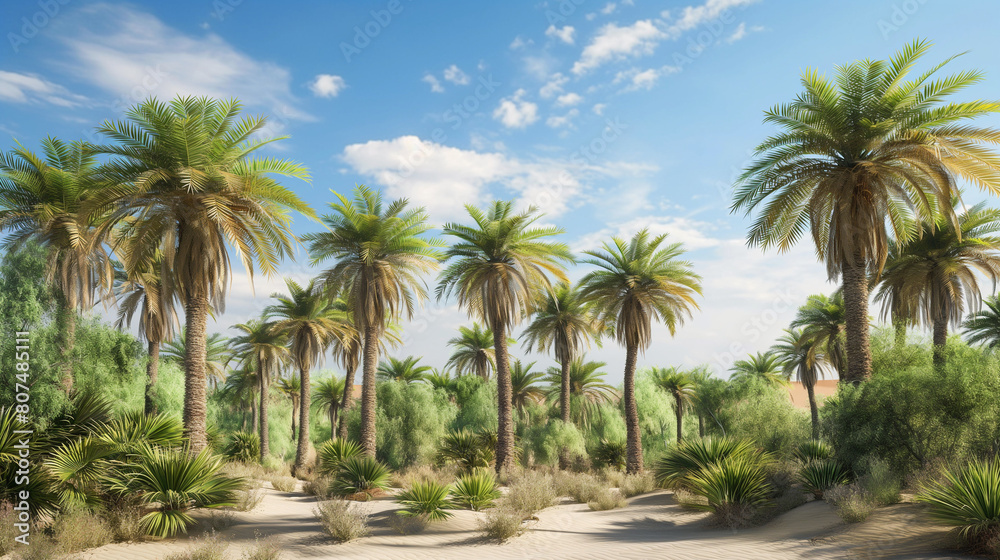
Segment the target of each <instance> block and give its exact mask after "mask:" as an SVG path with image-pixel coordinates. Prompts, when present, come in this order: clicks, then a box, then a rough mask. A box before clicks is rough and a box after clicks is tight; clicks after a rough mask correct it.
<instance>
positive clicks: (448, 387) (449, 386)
mask: <svg viewBox="0 0 1000 560" xmlns="http://www.w3.org/2000/svg"><path fill="white" fill-rule="evenodd" d="M423 381H426V382H427V383H428V384H430V386H431V387H434V388H435V389H444V390H445V391H448V392H451V391H452V390H453V389H454V387H455V379H454V378H452V376H451V374H450V373H448V371H447V370H445V371H441V370H439V369H437V368H431V371H430V373H428V374H427V375H425V376H424V378H423Z"/></svg>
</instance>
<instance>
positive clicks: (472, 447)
mask: <svg viewBox="0 0 1000 560" xmlns="http://www.w3.org/2000/svg"><path fill="white" fill-rule="evenodd" d="M495 451H496V447H495V446H494V445H490V441H489V438H488V437H483V435H482V434H479V433H476V432H472V431H469V430H456V431H452V432H449V433H448V434H446V435H445V436H444V437H443V438H442V439H441V444H440V446H439V447H438V455H437V457H438V462H439V463H442V464H448V463H451V464H454V465H457V466H458V468H459V469H460V470H461V471H462V472H472V471H473V470H475V469H479V468H484V467H489V466H490V464H491V463H492V462H493V455H494V452H495Z"/></svg>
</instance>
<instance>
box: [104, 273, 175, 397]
mask: <svg viewBox="0 0 1000 560" xmlns="http://www.w3.org/2000/svg"><path fill="white" fill-rule="evenodd" d="M115 274H116V276H118V277H119V281H118V284H117V286H116V288H115V292H116V295H117V298H118V321H117V322H116V323H115V326H116V327H117V328H119V329H123V328H125V327H127V326H128V325H130V324H132V319H133V317H134V316H135V315H136V314H138V316H139V339H140V340H145V341H146V347H147V351H148V352H147V353H148V355H149V362H148V363H147V364H146V391H145V397H144V400H145V412H146V414H156V406H155V404H154V403H153V389H154V387H155V386H156V382H157V377H158V371H159V363H160V345H161V344H162V343H163V341H164V340H169V339H170V338H172V337H173V336H174V329H175V328H176V327H177V325H178V319H177V308H176V306H175V305H174V304H175V301H174V300H175V299H176V297H175V295H174V294H173V292H172V290H171V289H170V282H169V280H168V281H164V278H165V277H167V276H169V272H167V271H164V270H163V269H162V266H161V263H160V262H157V261H154V262H153V265H152V266H150V267H149V268H147V269H145V270H143V271H132V274H129V273H127V272H125V271H124V270H121V269H119V270H116V271H115Z"/></svg>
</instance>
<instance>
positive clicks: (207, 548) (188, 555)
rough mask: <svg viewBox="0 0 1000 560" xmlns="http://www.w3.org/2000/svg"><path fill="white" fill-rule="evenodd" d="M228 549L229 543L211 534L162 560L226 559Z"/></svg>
mask: <svg viewBox="0 0 1000 560" xmlns="http://www.w3.org/2000/svg"><path fill="white" fill-rule="evenodd" d="M228 550H229V544H227V543H226V542H224V541H222V540H221V539H219V538H218V537H216V536H215V535H212V536H210V537H207V538H206V539H205V540H203V541H202V542H201V543H199V544H196V545H194V546H192V547H191V548H189V549H187V550H185V551H184V552H178V553H177V554H171V555H170V556H167V557H166V558H165V559H164V560H227V555H226V552H227V551H228Z"/></svg>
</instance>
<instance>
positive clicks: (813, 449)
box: [793, 439, 833, 464]
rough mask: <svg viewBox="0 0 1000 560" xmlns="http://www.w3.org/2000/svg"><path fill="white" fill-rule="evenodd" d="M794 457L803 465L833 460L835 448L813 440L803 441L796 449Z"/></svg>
mask: <svg viewBox="0 0 1000 560" xmlns="http://www.w3.org/2000/svg"><path fill="white" fill-rule="evenodd" d="M793 455H794V456H795V458H796V459H798V460H799V461H802V463H803V464H806V463H811V462H813V461H822V460H825V459H832V458H833V448H832V447H830V444H828V443H825V442H822V441H817V440H814V439H811V440H809V441H803V442H802V443H800V444H799V445H798V447H796V448H795V451H794V452H793Z"/></svg>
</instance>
